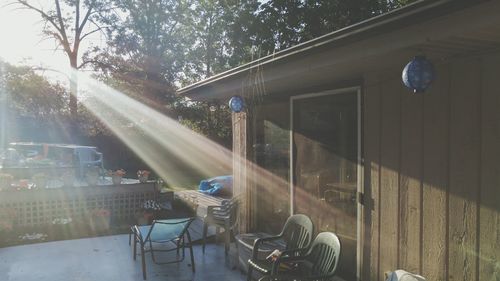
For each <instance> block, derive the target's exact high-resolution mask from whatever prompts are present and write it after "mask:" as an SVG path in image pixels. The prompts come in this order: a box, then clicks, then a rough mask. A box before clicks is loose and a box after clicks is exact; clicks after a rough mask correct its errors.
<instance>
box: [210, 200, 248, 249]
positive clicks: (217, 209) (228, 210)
mask: <svg viewBox="0 0 500 281" xmlns="http://www.w3.org/2000/svg"><path fill="white" fill-rule="evenodd" d="M238 207H239V202H238V199H237V198H232V199H225V200H222V202H221V205H220V206H208V207H207V215H206V216H205V217H204V218H203V253H205V244H206V239H207V232H208V226H210V225H213V226H215V227H216V229H217V231H216V234H219V229H220V228H221V227H222V228H224V236H225V242H224V249H225V253H226V254H227V253H228V251H229V245H230V243H231V232H233V228H234V226H235V225H236V221H237V218H238Z"/></svg>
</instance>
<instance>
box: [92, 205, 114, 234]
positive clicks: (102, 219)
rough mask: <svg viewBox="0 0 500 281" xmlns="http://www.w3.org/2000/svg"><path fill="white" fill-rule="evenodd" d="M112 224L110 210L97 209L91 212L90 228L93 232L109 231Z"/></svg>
mask: <svg viewBox="0 0 500 281" xmlns="http://www.w3.org/2000/svg"><path fill="white" fill-rule="evenodd" d="M110 223H111V212H110V211H109V210H108V209H104V208H96V209H92V210H91V211H90V228H91V229H92V232H94V233H99V232H103V231H108V230H109V226H110Z"/></svg>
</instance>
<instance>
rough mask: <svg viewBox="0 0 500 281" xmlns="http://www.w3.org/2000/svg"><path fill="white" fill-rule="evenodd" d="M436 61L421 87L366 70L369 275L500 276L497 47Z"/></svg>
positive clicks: (376, 277)
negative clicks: (414, 90)
mask: <svg viewBox="0 0 500 281" xmlns="http://www.w3.org/2000/svg"><path fill="white" fill-rule="evenodd" d="M436 68H437V69H436V70H437V79H436V81H435V83H434V85H432V87H431V88H430V89H429V90H428V91H427V92H426V93H424V94H419V95H414V94H411V93H410V92H409V91H408V90H407V89H405V88H404V87H403V86H402V85H401V78H400V70H394V71H388V72H385V73H383V74H380V73H371V74H366V75H365V77H364V78H365V80H364V81H365V82H364V86H363V121H364V122H363V126H364V127H363V135H364V136H363V155H364V173H365V174H364V184H365V186H364V190H365V195H366V198H367V200H366V202H367V204H366V206H365V210H366V211H365V218H364V221H365V235H366V236H365V240H364V245H363V246H364V251H363V253H364V256H363V280H385V279H384V273H385V272H386V271H389V270H393V269H397V268H403V269H406V270H409V271H413V272H416V273H420V274H422V275H423V276H425V277H426V278H427V280H436V281H439V280H453V281H458V280H464V281H465V280H466V281H474V280H476V281H479V280H481V281H483V280H500V163H499V161H498V159H500V88H499V87H498V86H497V85H498V81H500V54H498V53H496V54H489V55H483V56H479V57H473V58H467V59H460V60H452V61H448V62H441V63H438V64H437V65H436Z"/></svg>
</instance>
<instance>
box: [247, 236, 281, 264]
mask: <svg viewBox="0 0 500 281" xmlns="http://www.w3.org/2000/svg"><path fill="white" fill-rule="evenodd" d="M282 237H283V233H280V234H279V235H277V236H269V237H263V238H258V239H256V240H255V241H254V242H253V249H252V260H257V256H258V253H259V245H261V244H262V243H264V242H267V241H273V240H277V239H280V238H282Z"/></svg>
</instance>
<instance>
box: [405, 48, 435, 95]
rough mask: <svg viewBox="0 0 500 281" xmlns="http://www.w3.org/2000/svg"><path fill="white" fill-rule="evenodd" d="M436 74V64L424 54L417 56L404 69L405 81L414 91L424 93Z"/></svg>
mask: <svg viewBox="0 0 500 281" xmlns="http://www.w3.org/2000/svg"><path fill="white" fill-rule="evenodd" d="M435 76H436V73H435V71H434V66H433V65H432V63H431V62H430V61H429V60H427V59H426V58H425V57H424V56H416V57H415V58H414V59H412V60H411V61H410V62H409V63H408V64H407V65H406V66H405V68H404V69H403V74H402V78H403V83H404V84H405V86H406V87H408V88H410V89H411V90H413V92H414V93H423V92H425V90H427V88H428V87H429V86H430V85H431V84H432V82H433V81H434V79H435Z"/></svg>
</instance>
